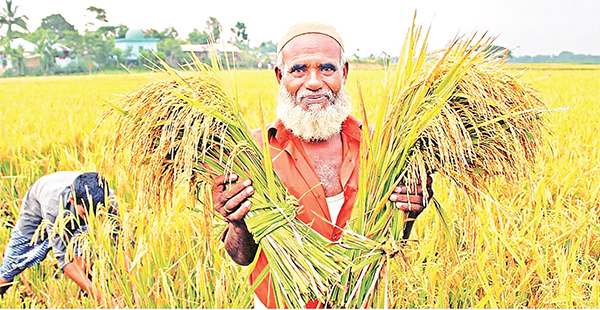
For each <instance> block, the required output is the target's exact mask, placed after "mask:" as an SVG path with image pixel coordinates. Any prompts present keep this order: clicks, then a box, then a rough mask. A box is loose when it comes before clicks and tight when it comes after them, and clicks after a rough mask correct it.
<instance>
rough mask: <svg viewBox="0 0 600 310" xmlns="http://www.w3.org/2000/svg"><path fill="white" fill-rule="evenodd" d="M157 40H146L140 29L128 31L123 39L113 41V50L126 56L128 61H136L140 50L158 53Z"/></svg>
mask: <svg viewBox="0 0 600 310" xmlns="http://www.w3.org/2000/svg"><path fill="white" fill-rule="evenodd" d="M158 41H159V39H155V38H146V37H145V36H144V32H143V31H142V30H140V29H129V30H128V31H127V33H126V34H125V38H124V39H115V48H118V49H120V50H121V51H123V53H124V54H127V53H128V55H127V59H128V60H137V59H138V58H139V57H140V55H141V51H142V50H149V51H154V52H156V51H158V48H157V42H158Z"/></svg>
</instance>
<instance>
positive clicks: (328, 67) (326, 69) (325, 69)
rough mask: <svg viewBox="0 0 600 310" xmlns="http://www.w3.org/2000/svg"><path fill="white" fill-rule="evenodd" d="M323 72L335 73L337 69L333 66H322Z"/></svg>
mask: <svg viewBox="0 0 600 310" xmlns="http://www.w3.org/2000/svg"><path fill="white" fill-rule="evenodd" d="M320 69H321V71H323V72H334V71H335V70H336V67H335V66H334V65H332V64H324V65H321V66H320Z"/></svg>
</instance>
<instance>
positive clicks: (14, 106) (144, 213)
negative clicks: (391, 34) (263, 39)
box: [0, 64, 600, 308]
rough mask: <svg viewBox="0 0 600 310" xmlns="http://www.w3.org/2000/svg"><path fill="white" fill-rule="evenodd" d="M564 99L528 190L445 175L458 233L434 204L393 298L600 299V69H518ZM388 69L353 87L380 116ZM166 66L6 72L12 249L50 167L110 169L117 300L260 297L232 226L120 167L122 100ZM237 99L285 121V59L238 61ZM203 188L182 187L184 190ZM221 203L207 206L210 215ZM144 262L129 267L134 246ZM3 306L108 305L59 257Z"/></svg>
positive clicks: (102, 241) (3, 156)
mask: <svg viewBox="0 0 600 310" xmlns="http://www.w3.org/2000/svg"><path fill="white" fill-rule="evenodd" d="M511 66H512V67H511V68H512V69H511V72H513V73H514V74H518V73H522V74H523V77H522V78H521V80H523V81H527V82H529V83H530V84H531V85H532V86H534V87H535V88H536V89H538V90H539V91H540V96H541V98H542V99H543V100H544V101H545V102H546V103H547V104H548V105H549V106H550V107H551V108H553V109H555V110H554V111H553V112H550V113H548V114H547V117H548V123H549V124H550V126H551V129H552V131H553V134H552V135H549V136H548V137H547V142H546V144H545V145H544V147H542V150H541V152H540V154H539V155H538V158H537V161H536V165H535V170H534V171H533V172H532V173H531V174H530V175H529V176H528V178H526V179H523V180H522V181H521V182H520V183H519V184H518V186H510V187H509V186H507V185H506V184H505V183H503V182H502V180H498V182H497V183H496V184H495V186H494V187H493V188H492V189H490V190H489V191H488V192H486V193H485V195H483V197H484V198H482V199H481V200H479V201H473V200H471V199H469V198H468V197H467V196H466V195H465V194H464V193H462V192H461V191H460V190H459V189H458V188H456V187H454V186H453V185H452V183H450V182H449V180H445V179H444V178H442V177H440V176H435V175H434V191H435V197H436V199H438V200H439V201H440V203H441V205H442V208H443V209H444V211H445V213H446V216H447V220H448V223H449V227H450V234H448V233H447V232H445V231H444V227H443V225H442V223H441V221H440V218H439V216H438V215H437V213H436V212H435V211H434V210H433V208H431V210H426V211H425V212H424V213H423V214H422V215H421V216H420V217H419V219H418V220H417V222H416V224H415V226H414V229H413V232H412V235H411V240H414V242H409V243H408V244H407V246H406V247H405V249H404V258H401V256H396V258H394V259H395V260H396V261H395V262H394V264H392V266H393V267H394V268H392V270H391V273H392V275H393V278H392V282H391V283H390V285H389V306H390V307H392V308H596V307H600V278H599V276H600V265H599V258H600V242H599V241H600V217H599V216H598V211H599V208H600V198H599V194H600V154H599V151H598V148H597V146H598V144H599V143H598V141H599V140H600V136H599V135H598V133H597V131H598V128H600V121H599V119H600V66H599V65H552V66H549V65H539V64H536V65H534V66H530V65H524V64H515V65H511ZM384 74H385V73H384V71H383V70H352V66H351V71H350V76H349V79H348V81H347V86H348V88H349V91H350V93H351V95H352V98H353V99H354V114H355V115H360V114H359V112H358V111H359V110H358V108H359V107H358V98H359V95H358V90H357V80H358V81H360V84H361V90H362V97H363V98H364V100H365V105H366V107H367V112H369V110H374V109H376V108H377V103H378V102H379V100H380V99H379V98H381V96H382V93H383V86H384V85H383V77H384ZM162 77H163V76H162V75H161V74H158V73H152V74H150V73H148V74H139V75H89V76H68V77H27V78H10V79H0V124H2V126H1V127H0V136H1V137H2V140H1V141H0V171H1V172H0V210H1V211H2V212H1V213H0V251H1V252H2V253H4V249H5V247H6V244H7V242H8V239H9V237H10V232H11V230H12V225H13V224H14V222H15V220H16V217H17V215H18V212H19V209H20V202H21V199H22V197H23V195H24V194H25V192H26V190H27V188H28V186H29V185H30V184H31V183H32V182H33V181H35V180H36V179H37V178H38V177H41V176H42V175H44V174H47V173H51V172H54V171H57V170H81V171H91V170H100V169H103V170H105V171H107V175H106V176H107V179H108V180H109V182H110V184H111V186H112V187H113V188H114V189H115V190H116V192H117V195H118V196H119V198H120V199H119V200H120V209H121V212H120V213H121V214H120V216H121V221H122V232H123V233H122V236H123V238H124V239H125V240H127V241H133V242H134V244H132V245H130V246H129V245H128V246H124V247H122V248H114V247H111V246H110V245H109V242H108V240H107V237H106V236H105V235H104V234H103V233H102V229H103V228H102V226H101V225H99V226H98V227H97V228H96V229H95V230H92V232H91V235H93V238H95V239H94V241H95V244H96V247H95V248H94V251H95V254H94V255H95V266H94V268H93V270H92V274H93V276H94V281H95V282H96V283H97V285H99V287H100V290H101V291H102V294H103V296H104V299H105V300H107V305H105V306H108V307H119V308H125V307H127V308H248V307H251V306H252V298H251V297H252V296H251V295H250V294H247V291H248V289H247V288H248V286H249V285H248V275H249V271H250V269H249V268H248V267H240V266H237V265H236V264H235V263H233V262H232V260H231V259H230V258H229V257H228V256H227V254H226V253H225V250H224V248H223V244H222V243H221V242H220V234H221V232H222V230H223V227H224V222H223V221H222V220H221V219H220V218H219V217H218V216H215V214H213V213H212V212H210V210H211V208H210V207H206V206H205V205H204V204H205V203H206V202H207V201H208V200H207V197H208V196H207V195H200V197H199V198H200V199H199V200H198V201H193V200H189V199H187V198H186V195H183V194H181V195H177V193H176V194H175V196H174V200H173V202H172V203H171V204H169V205H168V206H167V207H164V208H152V207H151V206H149V205H147V204H144V203H142V202H136V201H135V199H134V197H135V193H134V192H133V185H132V180H131V176H129V175H127V173H126V172H125V170H124V166H125V163H123V165H119V164H116V165H114V166H110V167H106V161H104V160H103V159H104V158H106V157H107V156H111V155H112V154H109V149H108V148H107V145H108V144H109V141H108V140H109V139H110V137H111V136H112V134H113V130H114V126H112V125H113V124H114V123H113V122H112V121H111V119H107V120H106V121H104V122H100V119H101V116H102V115H103V113H104V112H105V111H107V110H108V109H109V106H108V105H107V102H111V101H112V100H114V99H115V98H117V97H118V96H120V95H123V94H125V93H127V92H129V91H131V90H133V89H134V88H136V87H138V86H140V85H142V84H145V83H147V82H150V81H155V80H160V79H161V78H162ZM234 79H235V81H236V83H235V85H236V89H235V93H236V98H237V99H238V100H239V102H240V104H241V106H242V112H243V114H244V116H245V118H246V120H247V121H248V123H249V125H250V127H252V128H254V127H257V126H258V125H259V122H260V119H259V115H258V113H256V111H257V106H258V102H260V103H261V104H262V106H263V107H264V109H265V118H266V119H267V120H272V119H274V107H275V97H276V93H277V90H278V85H277V83H276V79H275V77H274V74H273V73H272V72H271V71H267V70H262V71H245V70H238V71H236V72H235V74H234ZM188 190H189V189H187V188H184V187H182V188H180V189H179V191H180V192H181V193H185V192H186V191H188ZM207 210H208V211H207ZM123 254H127V256H129V257H130V258H131V260H132V264H131V267H130V269H129V270H126V269H125V267H124V266H125V263H124V255H123ZM17 282H18V283H17V284H15V285H14V286H13V288H11V289H10V290H9V291H8V292H7V294H6V295H5V296H4V298H2V299H0V307H2V308H95V307H98V306H101V305H98V304H97V303H96V302H95V300H93V299H92V298H89V297H86V296H83V295H82V294H81V292H80V291H79V288H78V286H77V285H76V284H75V283H74V282H72V281H71V280H69V279H68V278H66V276H65V275H64V274H63V273H62V272H61V271H60V270H59V269H58V267H57V262H56V260H55V259H54V258H53V256H52V255H51V254H50V255H48V257H47V259H46V260H45V261H44V262H43V263H42V264H40V265H39V266H37V267H34V268H31V269H29V270H27V271H26V272H24V273H23V274H21V276H20V277H19V278H18V281H17Z"/></svg>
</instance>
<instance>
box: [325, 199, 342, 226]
mask: <svg viewBox="0 0 600 310" xmlns="http://www.w3.org/2000/svg"><path fill="white" fill-rule="evenodd" d="M325 200H327V206H328V207H329V215H330V216H331V222H332V223H333V224H335V222H336V221H337V218H338V215H340V211H341V210H342V206H343V205H344V201H345V199H344V192H341V193H339V194H337V195H335V196H331V197H326V198H325Z"/></svg>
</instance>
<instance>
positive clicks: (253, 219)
mask: <svg viewBox="0 0 600 310" xmlns="http://www.w3.org/2000/svg"><path fill="white" fill-rule="evenodd" d="M213 63H214V64H217V65H215V67H214V68H213V67H211V66H208V65H205V64H203V63H201V62H200V61H199V60H197V59H196V60H195V62H194V63H192V64H189V65H188V66H185V67H184V68H183V70H175V69H173V68H170V67H169V66H168V65H167V64H165V63H162V68H163V70H164V73H166V75H167V79H166V81H159V82H154V83H149V84H146V85H143V86H141V87H140V88H138V89H136V90H134V91H132V92H131V93H129V94H128V95H126V96H125V97H124V98H123V100H121V101H120V102H117V103H116V104H113V111H117V112H118V113H117V116H118V119H117V129H116V130H115V132H116V135H115V136H114V139H113V141H112V145H113V149H114V154H116V155H118V156H116V157H115V158H113V159H114V160H117V161H118V160H119V158H120V157H122V156H121V155H124V156H125V157H127V158H128V162H127V167H128V171H129V172H130V173H131V174H132V175H133V176H134V177H135V186H136V191H137V193H138V196H137V200H138V202H137V203H139V204H142V203H143V204H148V205H149V206H151V207H160V206H164V205H166V204H168V202H169V200H170V198H171V195H172V194H173V189H174V187H175V186H179V185H181V184H185V183H187V184H189V186H190V188H192V189H193V188H197V185H198V182H200V181H205V182H209V183H210V184H212V180H213V179H214V178H215V177H216V176H218V175H222V174H228V173H235V174H237V175H238V176H240V178H241V179H243V178H251V179H252V180H253V184H252V185H253V187H254V188H255V194H254V195H253V197H252V198H251V199H250V200H251V202H252V206H253V207H252V208H251V210H250V211H249V213H248V214H247V215H246V217H245V220H246V224H247V226H248V229H249V230H250V232H251V233H252V234H253V235H254V238H255V240H256V242H258V243H259V246H260V250H261V251H263V252H264V253H265V254H266V256H267V259H268V260H269V262H270V264H269V267H268V268H267V269H265V272H263V276H266V272H267V271H270V272H271V279H272V282H273V287H274V293H275V297H276V301H277V303H278V304H279V305H281V306H282V307H283V306H284V305H288V306H290V307H294V308H301V307H304V305H305V302H306V301H308V300H314V299H317V300H320V301H324V300H325V298H326V294H327V293H328V291H329V281H331V279H332V275H333V277H335V275H339V274H341V270H343V269H344V268H345V264H343V263H339V262H345V261H346V260H345V256H343V255H342V254H343V251H342V249H341V248H339V247H327V246H328V241H327V240H326V239H325V238H324V237H322V236H321V235H319V234H318V233H316V232H315V231H313V230H312V229H310V228H309V227H308V226H307V225H305V224H304V223H302V222H300V221H299V220H298V219H296V217H295V212H297V211H298V204H297V200H296V199H295V198H294V197H292V196H291V195H290V194H289V193H288V192H287V190H286V188H285V186H284V185H283V184H282V182H281V181H280V180H279V178H278V177H277V176H276V174H275V173H274V171H273V168H272V166H271V160H270V158H268V157H267V158H266V160H265V156H264V155H263V154H268V152H264V153H263V147H265V150H266V145H265V146H259V145H257V144H256V143H255V142H254V140H253V137H252V136H251V133H250V132H251V131H250V130H249V128H248V127H247V125H246V123H245V121H244V119H243V117H242V116H241V114H240V108H239V105H238V103H237V101H236V100H235V99H234V97H233V96H232V95H231V93H232V92H231V91H229V88H228V87H227V83H226V80H225V75H226V74H228V72H226V71H225V70H222V68H221V66H220V65H219V64H218V62H217V61H215V60H214V59H213ZM264 132H265V133H266V130H265V131H264ZM264 140H265V141H267V139H266V138H265V139H264ZM207 205H210V204H207ZM211 212H212V210H211ZM260 281H261V279H257V280H256V283H257V284H258V283H260ZM248 296H249V297H248V298H250V296H252V290H249V293H248Z"/></svg>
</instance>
